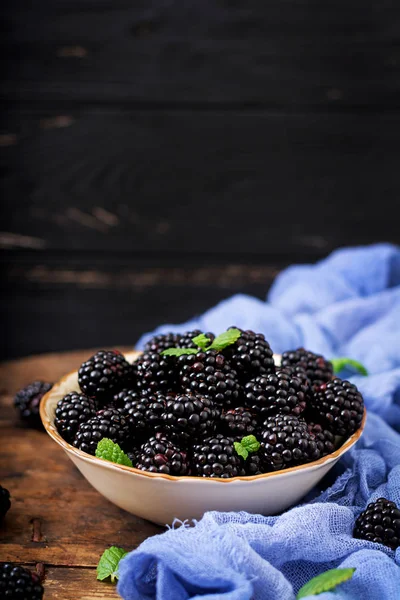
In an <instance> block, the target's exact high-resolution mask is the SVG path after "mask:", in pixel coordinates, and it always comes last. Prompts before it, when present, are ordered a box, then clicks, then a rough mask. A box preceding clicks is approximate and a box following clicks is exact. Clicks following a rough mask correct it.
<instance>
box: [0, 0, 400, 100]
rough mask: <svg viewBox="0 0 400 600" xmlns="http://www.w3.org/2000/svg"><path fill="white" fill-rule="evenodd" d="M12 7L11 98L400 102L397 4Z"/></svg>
mask: <svg viewBox="0 0 400 600" xmlns="http://www.w3.org/2000/svg"><path fill="white" fill-rule="evenodd" d="M4 4H5V7H4V12H5V19H4V26H3V29H2V39H1V46H2V56H3V57H4V58H6V59H7V61H8V63H7V68H6V72H5V77H4V78H3V82H2V96H3V98H6V99H8V100H18V101H19V102H21V101H24V102H26V101H28V102H43V101H49V100H50V101H52V102H65V101H74V102H96V103H99V104H101V103H104V102H106V103H118V104H120V103H125V104H128V103H143V104H146V105H148V104H149V103H150V104H151V103H153V104H156V105H157V104H158V105H159V104H164V105H170V106H172V107H173V106H176V105H182V104H185V103H186V104H191V105H192V106H196V105H198V104H200V103H208V104H219V103H222V104H224V105H230V104H236V105H239V104H240V105H244V106H248V105H253V106H254V105H255V106H270V107H279V106H287V107H288V106H290V107H299V106H307V107H310V106H313V107H333V108H336V107H340V108H346V107H364V108H367V109H369V108H370V107H371V106H375V107H381V106H391V107H393V106H395V107H398V106H399V88H400V82H399V76H398V69H399V64H400V55H399V37H400V23H399V11H398V6H397V5H396V3H394V2H390V1H389V0H384V1H382V2H380V3H379V5H378V4H376V3H374V2H371V1H370V2H365V1H362V0H352V1H351V2H349V1H348V0H327V1H326V2H324V3H321V2H319V1H318V0H311V1H310V0H300V1H299V0H283V1H282V0H270V1H269V2H268V4H266V3H265V1H264V0H249V1H248V2H246V3H245V4H243V3H240V2H232V1H228V0H219V1H218V2H215V1H214V0H203V2H198V3H196V2H189V3H185V4H184V5H182V3H177V2H172V1H171V0H169V1H168V0H167V1H162V2H161V1H160V0H151V1H146V0H136V2H134V3H132V2H126V1H125V0H118V1H117V0H115V1H113V2H110V1H109V0H103V1H98V2H93V1H92V0H80V1H79V2H77V1H76V0H63V1H60V0H58V1H57V2H54V1H53V2H50V1H48V0H47V1H46V2H41V3H40V5H37V6H35V7H34V8H33V7H32V4H31V3H29V2H27V1H26V0H23V1H21V0H19V1H16V0H14V2H6V1H5V2H4Z"/></svg>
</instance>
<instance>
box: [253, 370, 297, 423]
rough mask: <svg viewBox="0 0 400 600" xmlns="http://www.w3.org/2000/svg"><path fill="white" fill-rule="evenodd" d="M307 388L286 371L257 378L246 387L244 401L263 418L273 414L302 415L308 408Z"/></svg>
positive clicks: (278, 371)
mask: <svg viewBox="0 0 400 600" xmlns="http://www.w3.org/2000/svg"><path fill="white" fill-rule="evenodd" d="M306 393H307V388H306V387H305V386H304V385H303V384H302V381H301V379H300V378H298V377H295V376H293V375H291V374H289V372H287V371H285V369H278V370H277V371H276V373H270V374H268V375H260V376H259V377H255V378H254V379H252V380H251V381H249V382H248V383H246V385H245V386H244V401H245V404H246V406H248V407H249V408H250V409H251V410H252V411H253V412H255V413H257V414H259V415H260V416H262V417H265V416H267V415H271V414H277V413H280V414H293V415H297V416H298V415H300V414H301V413H302V412H303V411H304V410H305V408H306Z"/></svg>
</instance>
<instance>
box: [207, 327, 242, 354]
mask: <svg viewBox="0 0 400 600" xmlns="http://www.w3.org/2000/svg"><path fill="white" fill-rule="evenodd" d="M241 335H242V332H241V331H239V329H235V328H232V329H228V331H224V333H221V335H219V336H218V337H216V338H215V340H214V341H213V343H212V344H211V346H208V348H207V350H216V351H217V352H221V350H224V348H227V347H228V346H231V345H232V344H234V343H235V342H236V340H238V339H239V338H240V336H241Z"/></svg>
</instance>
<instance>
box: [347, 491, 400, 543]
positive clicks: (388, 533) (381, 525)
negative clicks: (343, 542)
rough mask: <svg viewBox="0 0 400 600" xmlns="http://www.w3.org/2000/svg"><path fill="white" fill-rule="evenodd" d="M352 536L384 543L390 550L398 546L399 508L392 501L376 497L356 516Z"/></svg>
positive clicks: (399, 530)
mask: <svg viewBox="0 0 400 600" xmlns="http://www.w3.org/2000/svg"><path fill="white" fill-rule="evenodd" d="M353 537H355V538H358V539H361V540H368V541H370V542H375V543H376V544H384V545H385V546H388V547H389V548H391V549H392V550H396V548H398V547H399V546H400V510H399V508H398V507H397V506H396V504H395V503H394V502H391V501H390V500H387V499H386V498H378V500H375V502H371V503H370V504H368V506H367V508H366V509H365V510H364V511H363V512H362V513H361V514H360V515H359V516H358V518H357V520H356V522H355V526H354V531H353Z"/></svg>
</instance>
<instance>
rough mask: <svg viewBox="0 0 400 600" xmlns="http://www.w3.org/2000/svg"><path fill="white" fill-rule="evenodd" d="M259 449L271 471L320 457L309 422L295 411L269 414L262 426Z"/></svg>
mask: <svg viewBox="0 0 400 600" xmlns="http://www.w3.org/2000/svg"><path fill="white" fill-rule="evenodd" d="M261 431H262V433H261V439H260V443H261V448H260V450H259V452H260V454H261V455H262V457H263V459H264V460H265V462H266V464H267V465H268V466H269V470H271V471H279V470H281V469H287V468H289V467H294V466H296V465H301V464H305V463H308V462H311V461H314V460H317V459H318V458H320V456H321V454H320V451H319V449H318V445H317V443H316V441H315V440H314V439H313V437H312V436H311V434H310V433H309V431H308V429H307V423H306V422H305V421H304V420H303V419H300V418H298V417H296V416H294V415H275V416H270V417H268V418H267V419H266V420H265V421H264V424H263V425H262V427H261Z"/></svg>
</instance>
